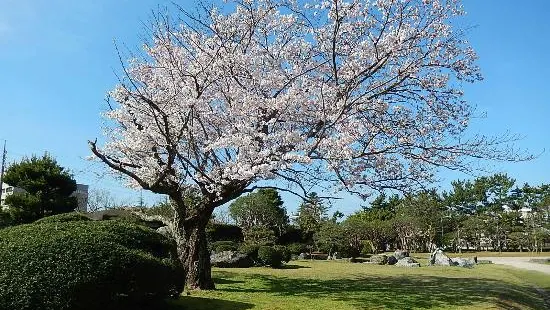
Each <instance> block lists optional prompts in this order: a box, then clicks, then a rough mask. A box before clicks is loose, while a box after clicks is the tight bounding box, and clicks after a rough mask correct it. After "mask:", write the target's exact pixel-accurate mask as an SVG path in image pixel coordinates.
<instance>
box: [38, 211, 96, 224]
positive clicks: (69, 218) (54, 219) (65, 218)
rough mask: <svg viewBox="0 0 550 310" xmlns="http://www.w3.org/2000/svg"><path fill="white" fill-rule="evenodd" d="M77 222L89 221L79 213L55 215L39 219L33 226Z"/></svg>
mask: <svg viewBox="0 0 550 310" xmlns="http://www.w3.org/2000/svg"><path fill="white" fill-rule="evenodd" d="M78 221H91V219H90V218H89V217H87V216H86V215H84V214H83V213H80V212H69V213H63V214H57V215H52V216H47V217H44V218H41V219H39V220H37V221H35V222H34V224H41V223H63V222H78Z"/></svg>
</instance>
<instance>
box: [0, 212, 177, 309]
mask: <svg viewBox="0 0 550 310" xmlns="http://www.w3.org/2000/svg"><path fill="white" fill-rule="evenodd" d="M71 218H72V219H73V220H74V219H76V221H72V220H71ZM79 218H80V217H79V216H77V215H73V216H69V215H67V216H65V217H64V216H58V217H50V218H49V219H47V220H46V219H45V220H43V221H41V222H39V223H35V224H27V225H20V226H15V227H10V228H6V229H3V230H0V309H21V310H27V309H28V310H31V309H42V310H65V309H77V310H78V309H82V310H92V309H94V310H95V309H102V310H105V309H126V308H132V309H136V307H135V305H140V304H144V303H146V302H151V301H154V300H162V299H164V298H166V297H168V296H170V295H172V294H179V293H180V292H181V291H182V290H183V285H184V283H183V281H184V276H183V272H182V270H181V269H180V268H178V267H177V264H175V263H174V260H173V258H174V257H175V245H174V244H173V243H172V242H171V241H169V240H168V239H166V238H165V237H163V236H162V235H160V234H158V233H156V232H155V231H153V230H151V229H149V228H146V227H143V226H139V225H136V224H131V223H127V222H123V221H86V220H79ZM132 305H134V306H132Z"/></svg>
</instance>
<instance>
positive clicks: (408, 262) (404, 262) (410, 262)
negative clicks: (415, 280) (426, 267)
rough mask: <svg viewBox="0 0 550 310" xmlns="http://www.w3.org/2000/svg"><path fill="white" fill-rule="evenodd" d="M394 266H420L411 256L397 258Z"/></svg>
mask: <svg viewBox="0 0 550 310" xmlns="http://www.w3.org/2000/svg"><path fill="white" fill-rule="evenodd" d="M395 266H400V267H420V263H418V262H417V261H415V260H414V259H413V258H412V257H403V258H402V259H400V260H398V261H397V263H396V264H395Z"/></svg>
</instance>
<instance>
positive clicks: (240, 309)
mask: <svg viewBox="0 0 550 310" xmlns="http://www.w3.org/2000/svg"><path fill="white" fill-rule="evenodd" d="M252 307H254V305H253V304H249V303H244V302H237V301H229V300H223V299H214V298H203V297H193V296H181V297H180V298H179V299H177V300H172V301H168V302H167V306H166V308H163V310H211V309H220V310H222V309H223V310H247V309H251V308H252Z"/></svg>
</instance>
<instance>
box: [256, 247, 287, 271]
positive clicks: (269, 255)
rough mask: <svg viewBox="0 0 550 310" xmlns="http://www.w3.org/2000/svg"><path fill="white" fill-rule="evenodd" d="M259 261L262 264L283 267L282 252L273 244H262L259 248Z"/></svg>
mask: <svg viewBox="0 0 550 310" xmlns="http://www.w3.org/2000/svg"><path fill="white" fill-rule="evenodd" d="M258 261H259V262H260V263H261V264H262V266H271V267H272V268H281V266H282V265H283V257H282V254H281V252H279V251H277V250H276V249H274V248H273V247H271V246H260V247H259V248H258Z"/></svg>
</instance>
